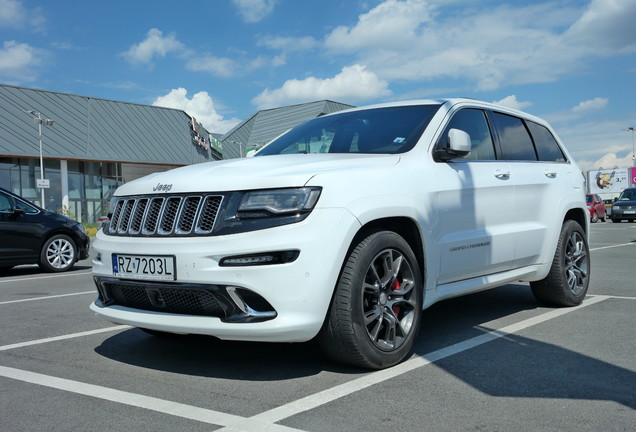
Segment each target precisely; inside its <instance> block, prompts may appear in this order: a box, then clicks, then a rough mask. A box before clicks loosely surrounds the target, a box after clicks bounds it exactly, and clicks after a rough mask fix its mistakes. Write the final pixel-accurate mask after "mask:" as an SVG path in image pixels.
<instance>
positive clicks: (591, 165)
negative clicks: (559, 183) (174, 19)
mask: <svg viewBox="0 0 636 432" xmlns="http://www.w3.org/2000/svg"><path fill="white" fill-rule="evenodd" d="M577 165H578V166H579V168H580V169H581V170H583V171H592V170H597V169H599V168H603V169H612V168H616V167H618V168H628V167H630V166H632V155H631V153H630V154H628V155H627V156H625V157H618V156H617V155H616V153H606V154H604V155H603V156H601V157H600V158H599V159H597V160H595V161H581V162H577Z"/></svg>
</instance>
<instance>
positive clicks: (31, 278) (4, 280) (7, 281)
mask: <svg viewBox="0 0 636 432" xmlns="http://www.w3.org/2000/svg"><path fill="white" fill-rule="evenodd" d="M87 274H91V270H89V271H83V272H71V273H63V274H57V275H46V276H35V277H29V278H17V277H14V278H13V279H2V280H0V283H9V282H22V281H30V280H38V279H51V278H61V277H69V276H81V275H87Z"/></svg>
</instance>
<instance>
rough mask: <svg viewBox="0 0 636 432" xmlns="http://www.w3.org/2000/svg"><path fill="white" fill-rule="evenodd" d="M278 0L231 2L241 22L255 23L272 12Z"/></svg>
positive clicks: (233, 0)
mask: <svg viewBox="0 0 636 432" xmlns="http://www.w3.org/2000/svg"><path fill="white" fill-rule="evenodd" d="M278 2H279V0H232V3H234V6H236V7H237V8H238V11H239V14H240V15H241V16H242V17H243V20H244V21H245V22H248V23H256V22H259V21H261V20H262V19H264V18H265V17H266V16H268V15H269V14H271V13H272V12H273V11H274V7H276V5H277V4H278Z"/></svg>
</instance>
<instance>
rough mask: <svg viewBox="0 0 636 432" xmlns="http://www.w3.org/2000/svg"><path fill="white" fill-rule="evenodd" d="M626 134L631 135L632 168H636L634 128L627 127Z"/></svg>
mask: <svg viewBox="0 0 636 432" xmlns="http://www.w3.org/2000/svg"><path fill="white" fill-rule="evenodd" d="M625 130H626V131H627V132H631V133H632V166H633V167H636V146H634V128H633V127H628V128H627V129H625Z"/></svg>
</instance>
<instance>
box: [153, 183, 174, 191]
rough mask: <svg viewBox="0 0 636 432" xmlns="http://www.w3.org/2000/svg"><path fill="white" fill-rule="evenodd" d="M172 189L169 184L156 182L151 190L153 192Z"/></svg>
mask: <svg viewBox="0 0 636 432" xmlns="http://www.w3.org/2000/svg"><path fill="white" fill-rule="evenodd" d="M170 189H172V185H171V184H161V183H159V184H157V186H155V187H153V188H152V190H153V191H155V192H169V191H170Z"/></svg>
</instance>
